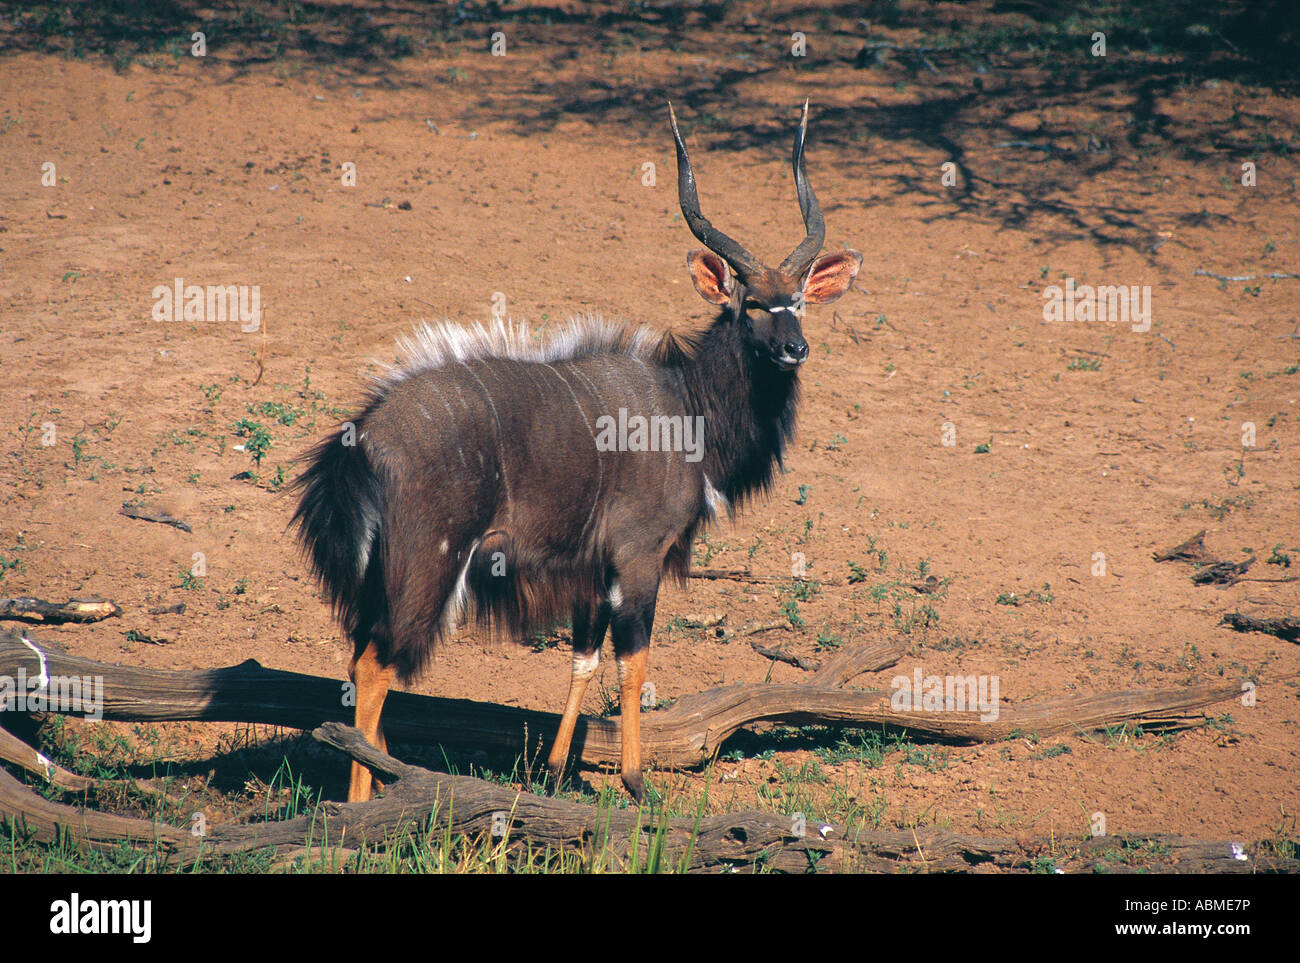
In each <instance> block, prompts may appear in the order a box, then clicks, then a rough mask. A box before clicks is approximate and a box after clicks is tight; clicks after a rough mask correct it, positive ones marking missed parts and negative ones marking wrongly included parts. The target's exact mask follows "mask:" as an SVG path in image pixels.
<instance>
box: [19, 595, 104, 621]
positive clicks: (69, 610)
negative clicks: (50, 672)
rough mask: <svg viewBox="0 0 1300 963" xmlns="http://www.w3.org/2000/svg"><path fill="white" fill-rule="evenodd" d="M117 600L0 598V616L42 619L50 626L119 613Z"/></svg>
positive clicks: (100, 618)
mask: <svg viewBox="0 0 1300 963" xmlns="http://www.w3.org/2000/svg"><path fill="white" fill-rule="evenodd" d="M121 614H122V610H121V609H120V608H119V607H118V606H117V604H116V603H114V602H110V601H108V600H107V599H68V601H66V602H46V601H45V600H44V599H36V598H31V597H30V596H23V597H22V598H16V599H0V619H12V620H14V621H19V622H43V623H46V624H49V625H53V624H56V623H63V622H76V623H82V624H84V623H87V622H99V621H101V620H103V619H109V618H112V617H113V616H115V615H121Z"/></svg>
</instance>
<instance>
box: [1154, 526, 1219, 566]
mask: <svg viewBox="0 0 1300 963" xmlns="http://www.w3.org/2000/svg"><path fill="white" fill-rule="evenodd" d="M1151 557H1152V558H1154V559H1155V560H1156V561H1157V562H1195V563H1197V564H1207V565H1208V564H1212V563H1214V562H1217V561H1218V559H1217V558H1215V557H1214V556H1213V555H1211V554H1210V553H1209V551H1207V550H1206V548H1205V529H1201V530H1200V531H1199V532H1197V533H1196V534H1195V535H1193V536H1192V537H1191V538H1189V539H1188V540H1187V541H1185V542H1183V543H1182V544H1180V545H1175V546H1174V547H1173V548H1171V549H1167V550H1165V551H1163V552H1155V553H1153V554H1152V556H1151Z"/></svg>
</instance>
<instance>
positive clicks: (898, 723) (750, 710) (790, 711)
mask: <svg viewBox="0 0 1300 963" xmlns="http://www.w3.org/2000/svg"><path fill="white" fill-rule="evenodd" d="M901 655H902V649H901V647H899V646H898V645H897V644H895V643H892V642H874V643H866V644H863V645H857V646H852V647H850V648H848V649H846V650H844V651H842V652H840V653H837V654H836V656H835V657H833V658H832V659H830V660H828V661H827V663H826V664H825V665H823V666H822V668H821V669H820V670H818V672H817V673H816V674H815V675H814V676H813V678H812V681H811V684H808V685H770V684H740V685H731V686H722V687H719V688H715V689H709V690H706V691H704V692H700V693H696V694H693V695H689V696H685V697H683V698H681V699H678V700H677V701H676V702H675V703H673V704H672V705H671V706H669V707H667V708H665V709H660V710H657V711H654V712H650V713H647V714H646V715H645V718H644V720H643V721H642V737H641V739H642V748H643V753H644V755H645V756H646V757H647V758H648V759H650V760H652V761H653V762H654V763H655V764H656V765H659V766H663V767H687V766H698V765H700V764H702V763H704V762H705V761H707V760H708V759H709V757H710V756H712V755H713V754H714V753H715V752H717V750H718V748H719V747H720V746H721V745H722V743H723V742H724V741H726V739H728V738H729V737H730V736H732V735H734V734H735V733H736V732H738V731H739V730H741V729H743V728H745V727H747V726H751V725H754V724H756V723H767V724H782V725H822V726H832V727H849V728H859V727H863V726H888V727H892V728H895V729H902V730H906V731H909V732H912V733H914V734H916V735H918V736H920V737H929V738H933V739H944V740H957V741H968V742H995V741H1000V740H1002V739H1006V738H1009V737H1012V736H1014V735H1019V734H1024V735H1031V734H1033V735H1039V736H1045V735H1051V734H1054V733H1059V732H1067V731H1073V730H1075V729H1083V730H1089V729H1098V728H1104V727H1108V726H1114V725H1117V724H1119V723H1122V722H1128V721H1142V722H1144V723H1146V724H1149V725H1165V724H1173V723H1175V722H1177V721H1179V720H1180V719H1185V717H1186V715H1187V714H1188V713H1189V712H1191V711H1193V710H1196V709H1199V708H1201V707H1203V706H1207V705H1211V704H1213V703H1216V702H1222V701H1224V700H1226V699H1231V698H1234V697H1236V696H1238V695H1240V692H1241V689H1240V686H1238V685H1235V684H1233V685H1225V684H1218V685H1201V686H1186V687H1179V688H1176V689H1166V690H1136V691H1124V692H1103V693H1097V694H1094V695H1086V696H1072V697H1068V698H1061V699H1053V700H1047V701H1044V702H1037V703H1026V704H1023V705H999V706H997V707H996V709H997V711H996V718H992V719H983V718H981V714H980V712H979V711H965V712H963V711H949V710H946V709H945V710H941V711H919V710H918V711H904V710H901V709H895V708H893V707H892V706H891V704H890V698H889V694H888V693H886V692H883V691H880V690H870V691H863V690H848V689H843V688H840V687H841V686H843V685H844V684H845V683H846V682H847V681H848V680H850V679H852V678H854V677H856V676H858V675H860V674H861V673H863V672H868V671H878V670H880V669H883V668H887V667H889V666H891V665H894V664H895V663H896V662H897V661H898V659H899V658H900V657H901ZM20 670H21V671H22V673H23V674H24V676H25V678H26V679H28V680H32V679H36V678H37V677H38V676H39V675H40V674H42V673H44V674H45V675H46V676H47V677H49V678H52V679H54V680H56V681H58V682H60V683H61V681H62V680H71V679H85V678H87V677H90V678H92V679H94V680H96V683H97V684H96V686H95V687H94V688H95V694H96V699H97V700H100V699H102V702H101V704H99V705H97V706H95V707H94V708H95V711H96V712H98V713H102V716H100V717H102V718H104V719H117V720H127V721H135V722H141V721H153V722H162V721H176V720H185V719H197V720H209V721H213V722H253V723H261V724H264V725H276V726H287V727H291V728H295V729H312V728H314V727H316V726H318V725H320V724H321V723H322V722H326V721H331V720H337V721H350V719H351V716H352V709H351V708H350V707H348V706H346V705H345V704H344V695H345V693H346V692H347V691H348V690H347V688H346V686H345V684H344V683H343V682H342V681H336V680H330V679H322V678H318V677H315V676H309V675H303V674H301V673H296V672H284V671H281V670H277V669H267V668H264V667H263V666H261V665H259V664H258V663H257V662H256V661H253V660H249V661H247V662H243V663H241V664H240V665H237V666H231V667H229V668H225V669H209V670H204V671H197V672H172V671H166V670H162V669H142V668H136V667H132V666H117V665H108V664H106V663H101V662H94V661H91V660H89V659H82V658H78V657H76V656H70V655H67V654H65V653H62V652H59V651H58V650H56V649H54V648H52V647H51V646H49V645H47V644H43V643H38V642H35V641H32V640H31V639H30V638H29V639H23V638H20V637H19V636H17V635H16V634H15V633H13V632H5V631H3V630H0V676H8V677H10V678H13V677H15V676H17V675H18V673H19V671H20ZM101 681H102V689H100V687H99V685H98V683H99V682H101ZM49 691H50V692H51V693H52V694H57V693H58V692H60V691H64V692H66V691H67V686H63V687H62V689H60V686H57V685H56V686H52V687H50V690H49ZM101 693H102V695H101ZM36 708H37V709H41V710H45V709H48V710H49V711H53V712H68V711H71V712H82V711H84V710H83V709H82V708H78V707H74V708H72V709H68V708H63V707H61V706H59V705H57V704H54V700H53V699H51V704H49V705H44V704H40V703H38V704H37V705H36ZM990 714H992V713H990ZM558 723H559V716H558V715H556V714H555V713H550V712H537V711H533V710H529V709H520V708H515V707H512V706H500V705H494V704H489V703H480V702H471V701H469V700H464V699H444V698H438V697H430V696H420V695H414V694H411V693H403V692H394V693H392V694H391V696H390V697H389V699H388V702H387V703H386V705H385V708H384V729H385V732H386V733H387V735H388V738H389V739H390V740H392V741H393V742H409V743H417V744H437V745H441V746H444V747H446V748H448V749H451V750H457V751H473V750H483V751H489V752H495V753H502V754H509V755H519V754H523V755H525V756H526V757H529V758H531V757H532V756H533V754H534V753H536V752H537V751H538V749H539V748H541V749H543V750H545V749H547V748H549V742H550V740H551V738H552V737H553V734H554V733H555V731H556V727H557V725H558ZM573 752H574V756H573V758H574V760H575V761H577V762H580V763H582V764H586V765H589V766H594V765H602V764H608V763H617V762H618V761H619V759H620V754H621V746H620V737H619V723H618V721H617V720H615V719H606V718H596V717H592V716H582V717H580V718H579V721H578V725H577V729H576V731H575V733H574V739H573Z"/></svg>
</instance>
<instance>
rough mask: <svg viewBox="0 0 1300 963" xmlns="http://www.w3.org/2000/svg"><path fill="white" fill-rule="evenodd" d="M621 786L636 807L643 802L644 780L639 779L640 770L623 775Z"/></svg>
mask: <svg viewBox="0 0 1300 963" xmlns="http://www.w3.org/2000/svg"><path fill="white" fill-rule="evenodd" d="M623 786H624V787H625V788H626V789H627V792H628V795H629V796H631V797H632V799H633V800H634V801H635V802H636V803H637V805H640V804H642V803H644V802H645V780H644V779H642V778H641V770H639V769H638V770H637V771H636V772H625V773H623Z"/></svg>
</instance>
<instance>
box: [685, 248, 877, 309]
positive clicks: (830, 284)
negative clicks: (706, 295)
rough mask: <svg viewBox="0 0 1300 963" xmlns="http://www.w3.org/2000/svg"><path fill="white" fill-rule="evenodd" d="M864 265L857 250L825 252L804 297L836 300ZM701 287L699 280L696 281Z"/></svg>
mask: <svg viewBox="0 0 1300 963" xmlns="http://www.w3.org/2000/svg"><path fill="white" fill-rule="evenodd" d="M860 267H862V255H861V254H859V253H858V252H857V251H836V252H835V253H834V254H823V255H822V256H821V257H819V258H818V259H817V260H816V261H814V262H813V266H812V270H811V271H809V272H808V279H807V280H806V281H804V283H803V299H804V301H806V302H808V303H809V304H826V303H827V302H829V301H834V300H835V299H836V298H838V297H839V296H840V295H841V294H843V293H844V292H845V291H847V290H848V289H849V285H850V284H852V283H853V279H854V278H855V277H857V276H858V268H860ZM696 287H699V282H696Z"/></svg>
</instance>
